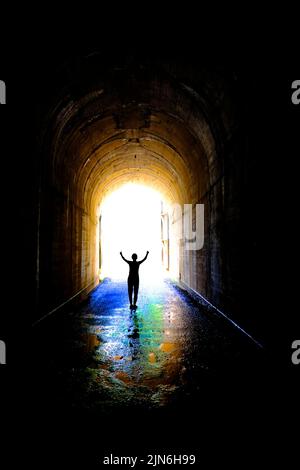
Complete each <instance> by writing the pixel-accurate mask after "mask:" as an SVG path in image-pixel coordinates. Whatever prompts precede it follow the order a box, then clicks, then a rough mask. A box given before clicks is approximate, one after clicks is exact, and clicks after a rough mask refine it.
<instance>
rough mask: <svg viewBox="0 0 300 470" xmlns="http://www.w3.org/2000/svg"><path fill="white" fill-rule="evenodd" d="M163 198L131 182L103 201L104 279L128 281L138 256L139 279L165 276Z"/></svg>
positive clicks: (102, 258)
mask: <svg viewBox="0 0 300 470" xmlns="http://www.w3.org/2000/svg"><path fill="white" fill-rule="evenodd" d="M161 200H162V197H161V195H160V194H159V193H158V192H157V191H155V190H153V189H151V188H149V187H147V186H143V185H138V184H134V183H128V184H126V185H124V186H122V187H121V188H119V189H118V190H116V191H115V192H113V193H112V194H110V195H109V196H107V198H106V199H105V200H104V202H103V204H102V206H101V272H100V276H101V278H104V277H110V278H113V279H126V278H127V276H128V264H127V263H125V262H124V261H123V260H122V258H121V256H120V251H122V253H123V256H124V257H125V258H126V259H128V260H131V259H132V258H131V255H132V254H133V253H136V254H137V256H138V260H141V259H142V258H144V256H145V255H146V252H147V250H149V256H148V259H147V260H146V261H145V262H144V263H143V264H142V265H141V266H140V279H141V281H142V280H147V279H148V280H156V279H158V278H161V276H162V275H163V267H162V242H161Z"/></svg>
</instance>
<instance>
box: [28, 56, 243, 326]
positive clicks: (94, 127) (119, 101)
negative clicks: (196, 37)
mask: <svg viewBox="0 0 300 470" xmlns="http://www.w3.org/2000/svg"><path fill="white" fill-rule="evenodd" d="M90 60H91V63H89V62H88V61H87V60H86V61H85V65H84V67H83V69H82V70H83V71H82V73H81V74H80V76H78V74H77V75H73V74H72V67H73V65H72V63H69V64H68V67H67V69H68V70H67V73H65V72H64V71H61V72H60V74H58V76H57V82H58V83H57V86H56V89H57V90H60V92H58V93H57V96H55V97H54V98H53V99H52V103H51V104H50V105H49V107H48V108H47V110H46V111H44V112H43V115H42V119H41V125H40V129H39V140H38V141H39V145H38V160H39V162H40V165H39V168H40V178H39V208H40V212H39V213H40V219H39V224H38V231H39V235H38V240H39V244H38V252H37V257H38V258H39V259H38V263H37V266H38V272H37V276H36V278H37V280H38V282H37V289H38V292H37V298H38V309H37V310H38V312H37V316H39V315H42V314H43V313H45V312H47V311H49V310H51V309H53V308H56V307H57V306H58V305H60V304H62V303H64V302H65V301H67V300H68V299H70V298H71V297H73V296H75V295H76V294H77V293H79V292H81V291H82V292H84V290H85V289H86V290H87V291H88V290H91V289H92V287H93V286H94V285H95V283H96V282H97V276H98V255H97V230H98V228H97V223H98V216H99V206H100V205H101V201H102V200H103V198H104V197H105V195H107V194H109V193H110V192H111V191H113V190H114V189H116V188H118V187H119V186H120V185H122V184H123V183H124V182H127V181H135V182H143V183H144V184H148V185H150V186H152V187H154V188H156V189H158V190H159V191H160V192H161V193H162V194H163V195H164V197H165V198H166V199H167V200H168V201H169V202H170V204H172V203H175V202H177V203H179V204H184V203H192V204H196V203H202V204H204V205H205V243H204V247H203V249H202V250H199V251H185V250H184V249H183V247H182V246H181V248H178V247H177V251H178V252H179V260H178V261H176V266H174V272H176V271H177V272H178V275H179V279H181V281H183V282H184V283H185V284H186V285H187V286H189V287H191V288H192V289H194V290H195V291H196V292H199V293H200V294H201V295H203V296H204V297H205V298H207V299H208V300H209V301H210V302H212V303H213V304H214V305H216V306H217V307H219V308H222V309H225V310H226V311H227V312H229V313H230V314H232V315H233V316H236V317H238V316H239V315H240V311H241V306H240V301H239V293H240V283H241V279H240V274H241V267H240V264H241V260H242V257H243V253H242V251H243V247H241V242H240V240H241V235H242V234H241V230H242V227H241V217H240V212H241V204H242V191H243V179H242V178H243V158H244V157H243V145H244V142H243V130H242V129H241V125H240V121H239V116H238V112H237V110H236V106H235V96H234V94H232V91H231V88H230V86H231V85H232V77H226V78H224V77H223V76H222V75H221V74H217V73H216V72H210V71H209V70H205V69H199V67H198V69H199V70H198V69H196V71H195V69H192V68H191V69H189V68H184V67H181V66H176V65H174V64H168V63H160V64H155V65H153V64H149V63H147V64H143V63H140V64H134V65H132V64H129V65H128V64H127V63H124V64H122V65H120V64H119V65H118V67H114V66H112V65H110V66H105V65H104V64H103V63H102V62H101V60H100V58H99V57H98V58H97V56H94V57H93V58H92V59H90ZM72 77H73V78H72ZM170 246H171V256H170V258H171V259H170V263H171V265H172V263H173V264H174V260H175V259H176V256H175V255H174V257H173V260H172V250H175V245H174V243H173V242H172V240H171V242H170ZM172 246H173V248H172Z"/></svg>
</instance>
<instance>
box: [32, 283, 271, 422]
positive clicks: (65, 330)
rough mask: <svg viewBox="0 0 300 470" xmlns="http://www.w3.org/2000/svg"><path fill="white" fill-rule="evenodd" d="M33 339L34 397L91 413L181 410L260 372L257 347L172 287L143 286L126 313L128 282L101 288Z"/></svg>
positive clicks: (42, 326)
mask: <svg viewBox="0 0 300 470" xmlns="http://www.w3.org/2000/svg"><path fill="white" fill-rule="evenodd" d="M34 336H35V341H34V347H35V351H34V358H35V370H36V374H35V375H36V379H37V382H38V383H37V387H36V389H37V395H39V396H43V400H44V401H47V400H50V401H51V402H52V403H56V404H57V406H67V407H68V408H70V409H72V410H80V411H83V410H88V411H92V412H93V413H95V412H99V413H102V414H103V413H104V414H107V413H110V412H113V411H117V410H121V409H122V410H124V409H129V410H132V409H134V410H135V412H137V411H138V410H154V409H162V408H165V409H168V408H169V409H174V407H176V409H179V408H181V409H185V407H189V406H193V405H192V404H195V403H199V399H200V398H201V397H202V398H203V397H204V396H206V398H207V396H208V395H211V391H212V389H214V390H215V393H216V395H220V393H221V394H224V392H225V391H226V390H228V384H230V383H231V381H232V380H234V383H235V387H234V391H235V393H238V391H237V388H236V384H237V383H239V384H245V380H247V381H248V382H249V383H250V382H251V381H252V378H253V371H255V372H254V373H255V374H257V369H258V367H259V368H260V369H262V368H263V367H264V366H263V364H264V353H263V351H262V350H260V348H258V346H257V345H256V344H255V343H253V342H252V341H251V340H250V339H249V338H248V337H246V336H245V335H243V334H242V333H241V332H240V331H239V330H238V329H237V328H235V327H234V326H233V325H232V324H230V323H229V322H227V321H226V320H224V319H223V318H222V317H220V316H218V315H216V314H214V313H213V312H212V311H208V309H207V308H206V307H205V306H203V305H200V304H199V303H198V302H197V301H195V299H193V298H192V297H190V295H188V294H187V293H186V291H183V290H181V289H180V288H178V286H176V285H175V284H173V283H171V282H170V281H161V282H159V281H158V282H157V283H156V284H155V285H153V284H152V285H146V284H144V285H143V284H142V285H141V286H140V294H139V299H138V308H137V310H136V311H131V310H130V309H129V304H128V297H127V285H126V282H121V281H114V282H112V281H110V280H105V281H104V282H103V283H101V284H100V285H99V286H98V287H97V288H96V289H95V290H94V291H93V292H92V294H91V295H90V297H89V299H88V300H86V301H85V302H84V303H82V304H81V306H80V307H79V308H77V309H74V310H73V311H71V312H69V313H67V314H64V315H61V316H59V315H54V316H53V318H50V319H49V320H45V321H44V322H41V323H40V324H39V325H38V326H37V327H36V328H35V334H34ZM216 387H217V389H216ZM205 394H206V395H205ZM55 406H56V405H55Z"/></svg>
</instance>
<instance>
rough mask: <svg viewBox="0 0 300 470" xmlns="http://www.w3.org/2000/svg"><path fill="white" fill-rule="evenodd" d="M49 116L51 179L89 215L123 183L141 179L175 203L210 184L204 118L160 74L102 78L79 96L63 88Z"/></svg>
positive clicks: (210, 149) (211, 157)
mask: <svg viewBox="0 0 300 470" xmlns="http://www.w3.org/2000/svg"><path fill="white" fill-rule="evenodd" d="M83 89H84V87H83ZM51 119H52V120H54V121H52V122H53V124H52V132H53V133H54V136H53V134H52V136H53V138H51V142H52V149H51V154H52V155H51V163H50V165H51V174H52V176H53V183H54V184H55V185H58V186H60V190H62V191H66V190H67V191H68V193H69V194H70V195H71V197H72V199H73V200H74V202H75V203H76V204H77V205H78V206H80V207H82V208H83V209H84V210H85V211H86V212H88V213H89V214H90V215H91V216H94V215H95V214H96V211H97V207H98V206H99V203H100V202H101V200H102V198H103V197H104V196H105V195H106V194H107V193H108V192H109V191H112V190H113V189H116V188H117V187H118V186H119V185H121V184H123V183H124V182H128V181H138V182H140V183H144V184H149V185H151V186H152V187H154V188H156V189H157V190H159V191H160V192H161V193H162V194H163V195H164V196H165V197H166V198H167V199H169V200H171V201H176V202H180V203H184V202H194V201H196V200H198V199H199V198H200V197H201V195H202V194H204V193H205V192H206V190H207V187H208V185H209V184H210V183H211V181H210V179H211V172H210V170H211V169H214V167H215V166H216V165H215V160H216V149H215V141H214V137H213V135H212V132H211V129H210V127H209V125H208V122H207V120H206V119H205V118H204V116H203V114H202V111H201V108H200V107H198V106H197V105H196V104H195V96H192V95H191V94H190V93H189V92H187V90H186V89H185V88H183V87H182V86H180V85H178V84H174V83H172V81H168V80H166V79H165V78H161V77H160V78H158V77H157V76H155V77H153V76H151V74H150V75H147V76H146V77H145V75H144V74H143V75H142V76H141V77H139V76H138V74H135V75H130V74H128V72H127V73H126V75H125V76H121V77H119V80H117V79H116V78H114V80H113V81H112V82H111V81H109V80H108V79H107V78H106V79H103V78H102V79H101V80H99V81H98V83H97V84H95V83H93V84H90V85H89V88H86V89H85V91H84V92H82V91H81V93H80V95H78V93H76V92H74V89H73V90H72V92H71V91H70V90H69V93H68V94H65V95H64V98H63V99H62V100H61V101H60V102H59V104H58V105H57V106H56V107H55V109H54V110H53V112H52V116H51Z"/></svg>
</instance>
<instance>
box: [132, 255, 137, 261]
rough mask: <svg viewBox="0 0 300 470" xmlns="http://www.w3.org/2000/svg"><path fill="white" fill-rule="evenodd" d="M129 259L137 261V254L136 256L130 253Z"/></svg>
mask: <svg viewBox="0 0 300 470" xmlns="http://www.w3.org/2000/svg"><path fill="white" fill-rule="evenodd" d="M131 258H132V259H133V261H136V260H137V254H136V253H132V255H131Z"/></svg>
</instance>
